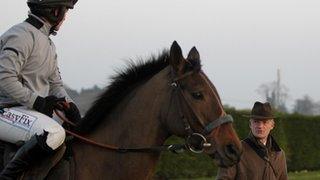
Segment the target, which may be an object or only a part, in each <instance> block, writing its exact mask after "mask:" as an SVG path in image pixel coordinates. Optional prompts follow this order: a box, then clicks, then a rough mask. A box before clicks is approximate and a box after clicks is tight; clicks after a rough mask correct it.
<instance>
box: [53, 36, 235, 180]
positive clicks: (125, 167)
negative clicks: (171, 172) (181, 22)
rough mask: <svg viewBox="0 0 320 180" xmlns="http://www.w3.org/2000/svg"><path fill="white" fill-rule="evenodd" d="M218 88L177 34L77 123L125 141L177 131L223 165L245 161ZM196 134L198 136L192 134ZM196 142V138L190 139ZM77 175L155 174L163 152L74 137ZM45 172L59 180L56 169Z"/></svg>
mask: <svg viewBox="0 0 320 180" xmlns="http://www.w3.org/2000/svg"><path fill="white" fill-rule="evenodd" d="M231 122H232V118H231V116H229V115H227V114H226V113H225V111H224V109H223V106H222V103H221V100H220V97H219V95H218V93H217V90H216V88H215V87H214V85H213V84H212V83H211V81H210V80H209V79H208V77H207V76H206V75H205V73H204V72H203V71H202V70H201V61H200V55H199V53H198V51H197V49H196V48H195V47H193V48H192V49H191V50H190V52H189V54H188V56H187V58H186V59H185V58H184V57H183V55H182V50H181V48H180V46H179V45H178V43H177V42H176V41H174V42H173V44H172V45H171V48H170V50H169V51H168V50H167V51H164V52H163V53H162V54H160V55H159V56H158V57H152V58H151V59H150V60H147V61H144V62H140V63H137V64H130V65H129V67H128V68H127V69H126V70H122V71H120V72H118V74H117V75H116V76H114V77H113V81H112V82H111V83H110V85H109V86H108V87H107V88H106V90H105V92H104V93H103V94H102V95H101V96H100V97H99V98H98V99H97V100H96V101H95V103H94V104H93V105H92V107H91V108H90V109H89V110H88V112H87V113H86V115H85V116H84V118H83V119H82V121H81V122H80V123H79V126H78V130H77V131H78V133H81V134H82V135H83V136H85V137H86V138H88V139H91V140H94V141H95V142H99V143H103V144H112V145H116V146H117V147H122V148H128V147H130V148H132V147H134V148H138V149H139V148H140V147H151V146H158V147H160V146H162V145H163V144H164V143H165V140H166V139H167V138H168V137H170V136H172V135H176V136H179V137H182V138H186V139H187V145H189V148H190V149H191V150H193V151H196V150H203V151H204V153H206V154H208V155H209V156H211V157H212V158H213V159H214V160H215V162H216V163H217V164H218V166H223V167H224V166H232V165H234V164H236V163H237V162H238V161H239V157H240V154H241V143H240V141H239V138H238V136H237V134H236V133H235V131H234V129H233V126H232V123H231ZM194 137H195V138H194ZM192 141H195V142H196V143H194V142H192ZM71 147H72V149H73V158H74V166H73V168H72V170H71V171H73V175H74V176H73V179H76V180H88V179H121V180H122V179H123V180H127V179H130V180H142V179H152V178H153V172H154V170H155V167H156V163H157V161H158V159H159V156H160V151H159V152H158V151H156V152H143V151H141V152H129V151H128V152H119V151H113V150H106V149H104V148H100V147H96V146H93V145H88V144H87V143H83V142H82V141H81V140H75V141H73V142H72V144H71ZM47 179H57V174H54V173H53V172H52V173H51V174H50V173H49V175H48V177H47Z"/></svg>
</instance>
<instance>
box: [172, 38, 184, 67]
mask: <svg viewBox="0 0 320 180" xmlns="http://www.w3.org/2000/svg"><path fill="white" fill-rule="evenodd" d="M183 61H184V58H183V55H182V50H181V48H180V46H179V44H178V43H177V42H176V41H174V42H173V43H172V45H171V48H170V65H171V66H172V67H173V69H174V70H175V71H176V72H180V71H181V70H182V68H183V65H184V62H183Z"/></svg>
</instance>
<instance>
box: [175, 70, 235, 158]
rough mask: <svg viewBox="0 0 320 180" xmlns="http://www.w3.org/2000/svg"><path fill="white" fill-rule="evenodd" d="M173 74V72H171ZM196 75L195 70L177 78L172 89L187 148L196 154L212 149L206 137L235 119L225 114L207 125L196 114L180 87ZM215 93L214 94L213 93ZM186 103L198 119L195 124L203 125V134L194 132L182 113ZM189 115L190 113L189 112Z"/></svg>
mask: <svg viewBox="0 0 320 180" xmlns="http://www.w3.org/2000/svg"><path fill="white" fill-rule="evenodd" d="M171 72H173V71H171ZM194 73H196V71H195V70H192V71H189V72H187V73H185V74H183V75H181V76H180V77H176V78H173V80H172V83H171V87H172V88H173V91H174V92H176V93H175V94H176V97H177V101H178V104H179V105H178V112H179V117H180V118H181V121H182V122H183V124H184V130H185V131H186V132H187V136H186V138H185V140H186V147H187V148H188V149H189V150H190V151H191V152H194V153H202V152H203V149H204V147H210V146H211V143H208V142H207V139H206V138H205V135H207V134H209V133H211V132H212V131H213V130H214V129H215V128H216V127H218V126H220V125H222V124H225V123H232V122H233V118H232V116H231V115H228V114H225V115H223V116H221V117H219V118H217V119H215V120H213V121H211V122H210V123H209V124H205V123H204V121H203V120H202V119H201V117H200V116H199V115H198V114H197V113H196V111H195V110H194V108H192V105H191V103H190V101H188V99H187V98H186V96H185V94H184V93H183V91H182V88H181V86H180V83H179V81H181V80H182V79H185V78H186V77H188V76H190V75H192V74H194ZM213 93H214V92H213ZM181 101H184V102H185V103H186V104H187V106H188V109H189V110H190V111H191V113H192V114H193V115H194V116H195V117H196V120H195V122H198V123H200V124H201V125H202V127H203V132H202V133H199V132H196V133H195V132H194V130H192V128H191V126H190V124H191V123H190V122H191V120H190V119H188V118H186V116H185V115H184V114H186V113H183V112H182V102H181ZM188 113H189V112H188Z"/></svg>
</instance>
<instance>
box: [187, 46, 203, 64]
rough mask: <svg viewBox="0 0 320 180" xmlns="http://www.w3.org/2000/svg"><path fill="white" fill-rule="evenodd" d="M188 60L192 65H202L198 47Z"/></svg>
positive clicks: (191, 51) (192, 50)
mask: <svg viewBox="0 0 320 180" xmlns="http://www.w3.org/2000/svg"><path fill="white" fill-rule="evenodd" d="M187 60H188V61H189V62H190V63H191V64H199V63H200V54H199V52H198V50H197V49H196V47H193V48H192V49H191V50H190V52H189V54H188V57H187Z"/></svg>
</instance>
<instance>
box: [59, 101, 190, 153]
mask: <svg viewBox="0 0 320 180" xmlns="http://www.w3.org/2000/svg"><path fill="white" fill-rule="evenodd" d="M67 105H68V104H67V103H66V102H65V103H63V106H67ZM54 111H55V113H56V114H57V116H58V117H59V118H60V119H61V120H62V121H63V122H64V123H67V124H69V125H71V126H73V127H76V126H77V125H76V124H74V123H73V122H71V121H70V120H68V119H67V118H65V117H63V116H62V115H61V113H60V112H59V111H57V110H54ZM65 131H66V133H68V134H70V135H72V136H74V137H76V138H78V139H79V140H81V141H83V142H85V143H87V144H90V145H93V146H97V147H100V148H103V149H107V150H113V151H116V152H119V153H127V152H146V153H157V152H161V151H171V152H174V153H179V152H181V151H183V149H184V148H185V146H184V145H181V144H170V145H162V146H152V147H146V148H121V147H118V146H113V145H109V144H103V143H99V142H96V141H94V140H92V139H89V138H86V137H84V136H81V135H79V134H77V133H75V132H72V131H70V130H67V129H65Z"/></svg>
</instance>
